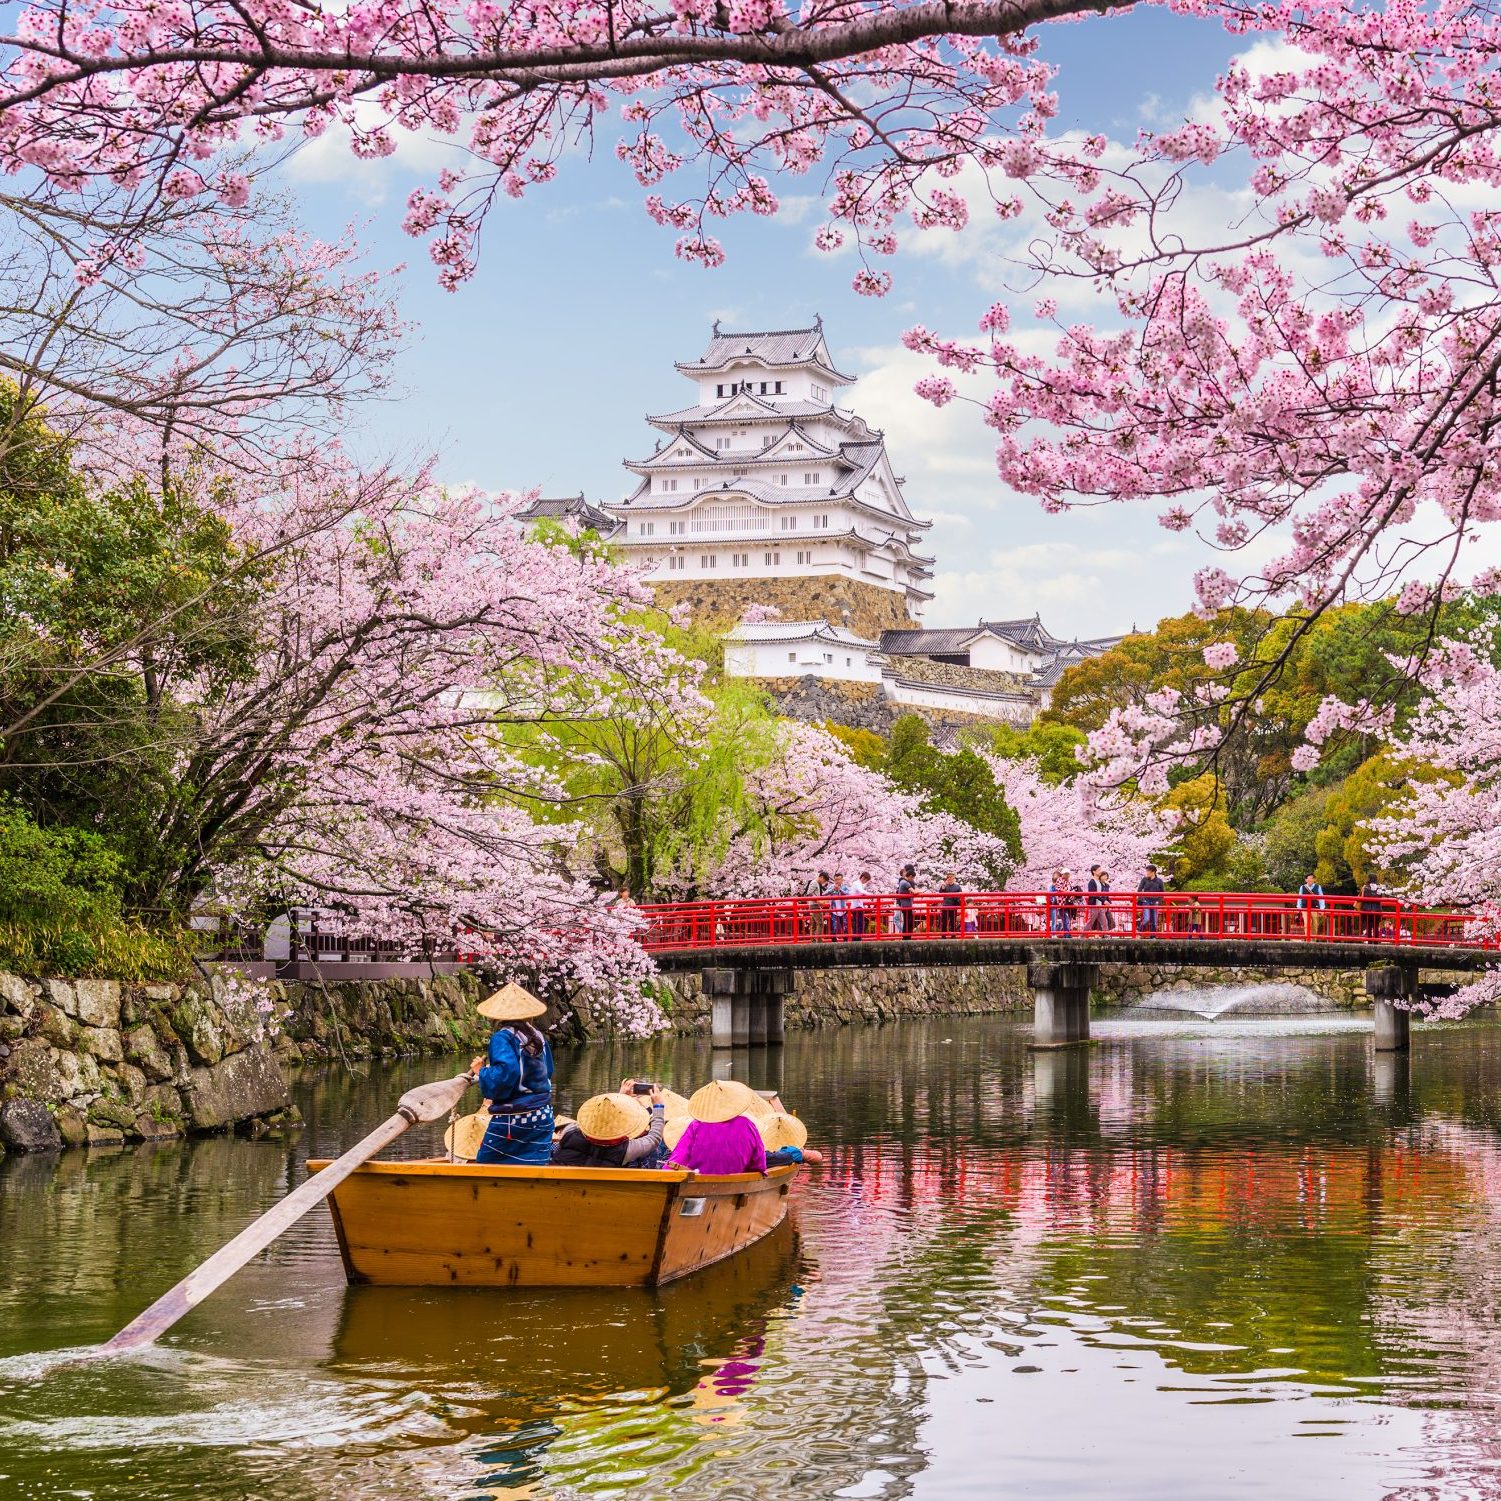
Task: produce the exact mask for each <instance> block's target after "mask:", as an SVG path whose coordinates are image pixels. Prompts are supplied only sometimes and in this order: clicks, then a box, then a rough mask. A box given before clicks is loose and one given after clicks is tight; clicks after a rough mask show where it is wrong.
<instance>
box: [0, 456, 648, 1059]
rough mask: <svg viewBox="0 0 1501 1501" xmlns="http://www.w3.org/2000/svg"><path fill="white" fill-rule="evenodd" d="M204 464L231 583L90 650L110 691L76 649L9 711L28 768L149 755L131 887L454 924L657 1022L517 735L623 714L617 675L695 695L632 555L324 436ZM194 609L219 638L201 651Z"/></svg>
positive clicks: (187, 906)
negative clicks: (362, 455) (299, 445)
mask: <svg viewBox="0 0 1501 1501" xmlns="http://www.w3.org/2000/svg"><path fill="white" fill-rule="evenodd" d="M192 478H193V480H194V482H195V483H196V485H197V486H198V488H197V490H196V491H195V499H196V502H197V505H198V507H199V508H200V510H201V511H202V512H203V513H205V514H211V515H213V516H216V517H219V518H222V521H223V523H224V525H225V527H226V528H227V532H228V537H229V539H230V545H229V548H228V552H227V558H228V565H227V566H228V567H229V568H230V569H231V570H232V571H233V576H234V585H235V586H234V587H233V588H231V587H230V584H229V581H228V579H227V577H226V576H225V574H224V572H223V571H221V572H220V573H219V574H217V575H215V576H214V577H213V578H212V579H211V580H210V584H211V585H212V587H211V589H208V590H206V591H199V592H200V593H203V592H209V593H211V596H212V597H211V598H209V599H208V600H207V601H206V602H205V601H204V600H202V599H198V598H197V597H196V596H195V599H194V600H190V601H185V602H184V603H185V604H190V603H196V605H197V606H198V607H200V608H199V610H198V611H197V612H196V613H195V611H194V610H190V609H186V608H184V609H182V610H180V611H173V612H170V613H169V614H168V615H166V616H165V617H163V616H158V615H157V614H155V613H154V612H149V613H151V619H150V621H149V627H150V628H149V630H147V631H141V632H132V631H130V630H129V629H126V628H123V627H122V628H121V629H120V631H119V632H118V639H115V638H111V639H108V640H103V641H100V642H99V643H97V647H98V649H97V650H96V651H95V653H94V654H93V656H92V658H91V661H92V663H93V670H94V671H95V672H96V673H97V674H98V675H100V676H102V677H105V678H107V679H108V680H109V682H110V684H111V687H112V693H111V695H110V696H109V697H107V698H105V697H102V696H96V697H95V698H92V699H83V698H80V697H79V694H78V689H79V674H78V673H77V672H75V671H73V670H72V669H71V668H70V667H69V666H68V664H67V663H64V664H63V667H64V669H66V670H62V671H60V672H59V673H58V690H57V692H56V693H54V694H51V695H41V696H40V697H37V698H34V699H32V700H30V701H27V702H26V704H25V707H24V712H18V713H17V714H16V715H14V716H12V717H10V718H9V719H8V720H7V722H6V723H4V724H3V725H0V745H3V746H4V748H5V752H6V758H7V760H13V761H18V762H19V763H21V764H25V765H41V764H47V763H49V762H50V763H51V764H52V765H53V766H54V767H55V768H57V769H58V770H59V771H61V772H66V771H67V768H68V766H69V765H70V764H71V765H73V766H75V767H77V768H79V769H82V768H83V767H84V765H85V764H86V763H91V762H95V761H98V760H99V759H100V758H101V757H105V756H109V757H119V756H127V755H128V756H130V757H131V758H132V760H131V765H132V767H133V768H134V773H135V778H136V781H137V782H138V783H139V784H140V785H139V794H138V796H137V797H136V798H135V799H134V804H135V806H134V812H133V814H132V815H131V816H132V817H133V818H134V819H135V820H136V821H137V822H141V821H144V826H143V827H141V828H139V829H134V830H133V832H134V833H135V835H136V838H135V844H134V849H135V850H136V852H137V854H138V856H139V858H138V859H137V860H134V861H133V862H132V868H131V870H130V872H129V885H128V888H127V890H126V893H125V894H126V898H127V902H128V904H129V905H130V906H131V907H132V908H135V909H138V910H140V909H146V910H150V909H156V910H165V911H166V912H167V913H170V914H176V916H177V918H178V920H179V921H182V920H185V919H186V918H188V917H189V916H191V915H196V914H198V913H200V912H202V911H204V910H214V909H217V910H221V911H228V912H229V913H230V914H231V915H234V916H236V917H240V918H244V919H247V920H251V921H254V922H263V921H264V920H265V918H266V917H268V916H269V915H270V914H273V913H275V912H278V911H285V910H286V909H287V908H289V907H313V908H318V909H322V910H325V911H332V912H335V913H338V914H340V915H341V917H342V919H343V921H344V922H345V923H346V924H347V925H348V926H349V927H351V928H352V929H354V930H357V931H374V932H378V933H383V934H386V935H389V936H391V937H393V938H395V939H396V940H397V941H398V942H403V943H405V944H406V945H407V946H408V947H409V948H410V949H411V951H412V952H414V953H419V952H421V951H422V950H423V949H424V948H425V947H427V946H428V945H429V944H431V943H436V944H437V945H439V946H447V945H449V944H450V943H451V942H452V941H453V939H454V937H455V935H456V934H459V933H463V934H464V935H465V937H464V938H463V944H464V946H465V947H467V948H468V949H470V950H471V951H473V952H475V953H478V954H481V955H489V956H491V957H492V958H493V959H494V960H495V961H496V962H497V964H500V965H504V966H505V967H506V968H508V969H511V970H513V971H515V970H520V971H521V972H523V973H526V974H530V975H535V976H537V977H538V978H539V979H540V980H541V981H543V982H545V983H546V984H547V986H548V987H549V989H550V991H551V992H552V993H554V994H558V995H564V996H566V995H567V994H568V993H569V992H570V991H571V990H572V989H573V988H574V987H577V986H588V987H589V988H590V990H591V998H592V1000H593V1002H594V1004H596V1005H599V1006H603V1007H605V1008H606V1009H607V1010H609V1011H611V1013H612V1014H613V1016H614V1018H615V1019H616V1021H617V1022H618V1023H619V1024H620V1025H621V1026H623V1027H625V1028H627V1029H629V1030H632V1031H644V1030H649V1029H650V1028H651V1027H652V1026H653V1025H655V1024H658V1023H659V1022H660V1017H659V1016H657V1014H656V1011H655V1007H654V1005H653V1003H652V1002H651V1001H650V1000H649V999H648V998H647V997H646V996H645V994H644V992H643V985H642V982H643V981H644V980H646V979H647V978H648V977H649V976H650V974H651V972H652V970H651V965H650V962H649V960H648V959H647V958H646V956H645V955H644V953H643V952H642V950H641V948H640V946H639V945H638V944H637V943H636V942H635V941H634V939H633V937H632V935H633V933H634V931H635V928H636V926H637V923H638V920H637V919H636V918H635V917H634V916H633V915H632V913H631V912H630V911H629V910H628V909H622V908H617V907H613V906H611V905H610V903H609V900H608V898H607V897H606V896H603V895H601V894H600V893H599V892H598V891H597V890H596V889H594V888H593V887H592V886H591V885H590V884H589V883H588V882H587V881H585V880H583V879H580V878H579V877H578V876H577V875H575V874H574V867H575V865H576V864H577V863H578V860H577V845H578V842H579V839H580V835H581V832H582V826H581V825H580V824H579V823H577V822H576V821H570V820H568V819H567V818H566V817H564V818H558V819H553V820H551V821H547V820H539V819H534V818H533V817H532V816H531V813H530V811H529V810H530V809H532V808H534V807H535V806H537V805H538V804H539V803H541V802H546V801H549V800H550V801H553V802H556V801H557V800H558V798H559V797H560V792H559V789H558V787H557V785H556V783H555V782H554V781H553V780H552V779H551V778H549V777H548V776H547V775H546V774H545V773H544V772H539V770H538V769H537V768H536V767H535V766H534V765H532V764H531V763H530V762H529V761H528V760H527V759H526V758H525V756H524V755H523V754H522V753H521V744H520V742H522V741H523V740H524V739H525V738H526V736H527V735H528V734H530V733H531V732H532V731H533V730H534V729H535V728H536V727H537V726H539V725H547V724H550V723H552V724H563V723H565V722H566V723H580V722H587V721H589V720H591V719H605V718H611V719H618V718H619V717H620V716H621V715H622V714H624V713H626V712H629V710H628V708H622V707H621V705H620V704H619V703H617V701H616V700H617V697H618V696H619V695H620V690H621V685H622V684H625V683H629V684H631V686H632V690H633V701H635V702H639V703H641V704H644V705H647V706H651V707H659V706H658V705H655V704H654V700H653V694H652V691H651V685H652V684H653V683H654V682H658V681H663V680H665V681H666V682H667V685H668V690H669V691H672V692H676V691H677V686H676V677H675V676H674V675H673V674H672V673H671V672H670V671H669V669H670V668H671V667H672V665H673V657H672V654H671V653H670V652H669V651H668V650H667V649H666V648H665V646H664V644H663V643H662V641H661V639H660V638H659V637H658V636H656V635H654V634H653V633H652V632H650V631H648V630H645V629H643V628H641V627H640V626H638V625H635V624H633V623H631V620H630V618H629V616H630V612H632V611H635V610H638V609H639V608H640V607H641V606H642V605H643V604H644V603H645V601H646V591H645V590H644V588H643V587H642V586H641V585H640V584H639V583H638V582H637V580H636V578H635V576H634V575H633V574H631V573H629V572H628V571H626V570H623V569H620V568H618V567H616V566H615V565H613V564H612V563H610V562H609V561H608V560H606V559H604V558H603V557H600V556H598V555H597V554H595V553H593V552H587V551H586V552H579V551H575V550H572V549H570V548H568V547H566V546H562V545H555V544H549V543H546V542H541V541H536V540H533V539H531V538H529V537H528V536H526V535H525V534H524V533H523V530H522V528H521V527H520V526H519V525H518V524H517V522H516V519H515V515H516V512H517V510H518V509H519V507H520V506H521V504H522V500H523V498H521V497H516V496H499V497H488V496H484V495H480V494H475V493H452V492H446V491H443V490H441V489H439V488H438V487H437V486H435V485H434V484H433V483H432V481H431V480H430V478H428V477H427V476H425V475H421V474H419V475H416V476H409V475H404V474H400V473H396V472H393V471H360V470H358V469H356V468H355V467H354V466H353V465H352V464H350V463H348V462H347V461H345V460H342V459H341V458H340V457H339V456H338V454H337V452H336V451H335V450H330V449H327V448H324V449H322V450H309V451H306V452H301V453H299V454H297V455H296V456H295V459H289V460H288V461H287V462H286V463H285V464H284V465H282V466H281V467H280V468H279V469H276V470H273V469H272V468H270V467H269V466H268V465H262V466H261V467H260V468H259V469H258V470H257V472H256V475H255V477H254V480H253V482H251V481H248V480H246V479H245V478H244V477H243V476H242V475H241V474H240V473H239V472H238V471H236V470H228V471H225V470H222V469H220V470H215V469H211V468H210V467H209V466H208V465H207V464H205V463H200V464H199V466H198V467H197V469H196V470H195V471H193V474H192ZM272 481H274V484H273V483H272ZM179 514H186V510H185V506H180V509H179ZM204 610H206V611H207V613H208V615H209V617H210V618H211V621H212V622H213V623H214V626H215V628H216V629H217V631H218V632H219V633H220V634H221V635H223V636H224V637H225V638H226V639H227V640H228V641H229V646H228V647H226V648H225V649H222V650H214V651H204V650H200V649H199V646H200V642H199V641H197V640H195V638H194V637H193V635H192V634H191V633H192V631H194V630H201V629H204V627H203V625H202V623H201V618H200V617H201V613H202V611H204ZM174 622H177V623H180V624H181V625H182V629H181V630H180V631H179V633H178V634H177V636H176V637H174V636H173V635H172V633H171V629H170V627H171V625H172V624H173V623H174ZM86 644H87V643H85V645H86ZM49 699H50V702H44V701H43V700H49ZM70 704H72V705H76V706H78V709H79V712H66V710H67V709H68V706H69V705H70ZM59 705H60V706H61V707H62V709H63V710H64V712H62V713H60V714H53V715H50V716H49V715H47V714H45V713H43V712H42V710H44V709H46V708H55V707H58V706H59ZM85 709H86V710H87V712H82V711H83V710H85ZM643 712H645V711H643ZM106 716H108V717H110V718H111V719H112V720H113V723H109V724H107V723H105V718H106ZM112 732H113V733H112ZM70 758H71V759H70ZM117 811H118V810H102V812H103V813H106V814H109V815H110V816H114V815H115V814H116V812H117ZM122 816H123V815H122Z"/></svg>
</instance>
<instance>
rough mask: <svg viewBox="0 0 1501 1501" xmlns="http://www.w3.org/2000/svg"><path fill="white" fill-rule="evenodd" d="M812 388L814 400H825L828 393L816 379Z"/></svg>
mask: <svg viewBox="0 0 1501 1501" xmlns="http://www.w3.org/2000/svg"><path fill="white" fill-rule="evenodd" d="M812 389H813V399H814V401H827V400H828V399H829V393H828V392H827V391H826V390H825V389H824V388H823V387H822V386H820V385H819V384H818V383H817V382H816V381H815V382H814V384H813V388H812Z"/></svg>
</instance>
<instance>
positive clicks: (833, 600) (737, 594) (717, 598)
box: [651, 537, 915, 641]
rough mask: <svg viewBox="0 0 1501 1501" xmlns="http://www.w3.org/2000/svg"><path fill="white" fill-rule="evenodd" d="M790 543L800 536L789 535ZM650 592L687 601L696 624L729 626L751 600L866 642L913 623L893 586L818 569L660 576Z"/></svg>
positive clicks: (660, 599)
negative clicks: (783, 574)
mask: <svg viewBox="0 0 1501 1501" xmlns="http://www.w3.org/2000/svg"><path fill="white" fill-rule="evenodd" d="M790 540H791V541H792V542H793V543H794V544H800V541H801V539H799V538H795V537H794V538H791V539H790ZM651 588H652V594H653V595H654V596H655V597H656V601H657V603H658V604H659V605H660V606H661V607H662V608H663V609H664V610H667V609H671V608H672V606H673V605H677V604H687V605H688V606H690V608H691V609H692V610H693V618H694V620H695V622H696V623H697V624H699V625H707V626H715V627H718V628H719V629H721V630H728V629H729V628H730V627H731V626H732V625H734V624H735V623H736V622H737V621H738V620H739V619H740V617H741V616H742V615H744V614H745V611H746V608H747V607H748V606H750V605H774V606H775V607H776V608H777V609H779V610H780V611H781V612H782V619H783V620H827V621H828V622H829V624H830V625H843V626H848V627H849V629H850V630H852V631H853V632H854V633H855V634H856V635H857V636H864V637H865V639H866V640H867V641H873V640H876V639H878V638H879V637H880V634H881V632H882V631H899V630H911V629H912V627H913V625H914V624H915V622H914V621H913V619H912V617H911V616H910V615H908V613H907V597H906V595H905V594H902V593H899V592H898V591H897V590H895V589H883V588H881V586H880V585H879V584H870V583H866V582H865V580H863V579H849V578H844V577H843V576H841V575H838V574H821V575H813V576H809V577H799V578H745V579H737V578H718V579H703V580H698V579H694V580H692V581H690V580H688V579H683V580H681V581H679V580H673V579H668V580H662V581H659V582H657V583H654V584H653V585H652V586H651Z"/></svg>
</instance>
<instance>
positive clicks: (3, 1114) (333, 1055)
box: [0, 973, 490, 1151]
mask: <svg viewBox="0 0 1501 1501" xmlns="http://www.w3.org/2000/svg"><path fill="white" fill-rule="evenodd" d="M265 998H269V1000H270V1002H271V1005H272V1009H271V1010H270V1011H269V1012H266V1011H263V1010H261V1009H258V1007H257V1005H256V1002H257V1000H261V999H265ZM478 999H479V980H478V979H477V977H475V976H474V975H440V976H436V977H434V978H432V979H423V980H417V979H412V980H384V981H377V982H375V983H373V984H372V983H368V982H362V983H359V984H347V985H337V984H335V985H328V986H322V985H317V984H295V985H284V984H280V983H276V984H272V985H269V986H265V987H259V988H256V989H252V988H250V987H248V986H246V985H244V984H243V983H241V982H239V980H238V978H237V977H235V976H233V975H231V974H222V973H221V974H216V975H215V976H214V977H213V978H212V979H211V980H198V981H195V982H193V983H192V984H188V985H167V984H160V985H133V984H121V983H119V982H117V981H114V980H52V979H48V980H28V979H23V978H22V977H20V976H18V975H9V974H3V973H0V1147H6V1146H8V1147H10V1148H12V1149H15V1150H22V1151H51V1150H56V1149H57V1148H59V1147H62V1146H75V1145H91V1146H107V1145H112V1144H116V1143H119V1142H122V1141H141V1140H148V1139H151V1138H156V1137H166V1136H178V1135H182V1134H185V1133H200V1132H213V1131H225V1130H231V1129H239V1130H249V1131H252V1132H259V1131H261V1130H264V1129H267V1128H268V1127H270V1126H277V1125H291V1124H295V1122H296V1112H295V1110H294V1109H292V1108H291V1104H290V1099H289V1096H288V1093H287V1082H286V1071H287V1070H288V1069H291V1068H296V1067H298V1066H300V1065H301V1064H303V1063H317V1062H323V1061H326V1060H335V1061H338V1060H341V1059H343V1060H351V1061H352V1060H354V1059H359V1058H369V1057H372V1056H377V1055H384V1056H390V1055H394V1054H403V1053H418V1052H430V1053H448V1052H453V1051H455V1050H457V1049H462V1048H469V1047H477V1046H479V1045H481V1044H482V1043H483V1042H484V1040H485V1038H486V1037H488V1036H489V1032H490V1028H489V1025H488V1024H487V1023H486V1022H485V1021H484V1020H483V1019H482V1018H481V1017H480V1016H479V1015H478V1014H477V1013H476V1011H475V1009H474V1007H475V1002H476V1001H477V1000H478Z"/></svg>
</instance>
